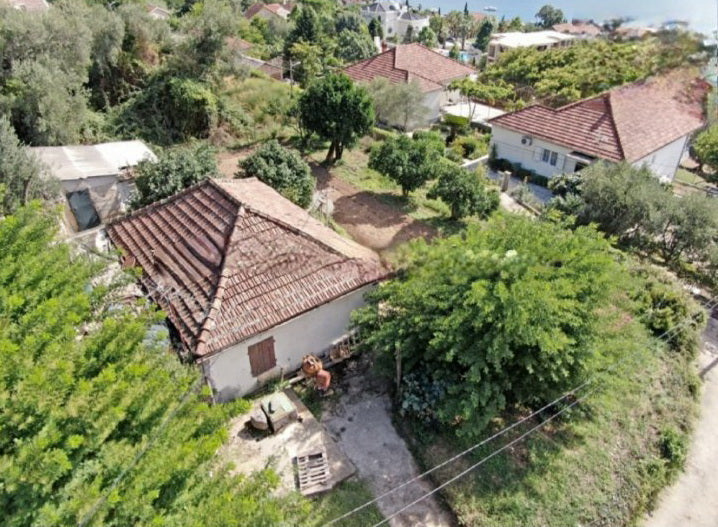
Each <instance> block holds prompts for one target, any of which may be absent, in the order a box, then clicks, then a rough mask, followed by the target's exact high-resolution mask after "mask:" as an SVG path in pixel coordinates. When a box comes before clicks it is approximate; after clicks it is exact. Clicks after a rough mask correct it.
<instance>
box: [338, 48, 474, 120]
mask: <svg viewBox="0 0 718 527" xmlns="http://www.w3.org/2000/svg"><path fill="white" fill-rule="evenodd" d="M344 72H345V73H346V74H347V75H349V77H351V78H352V79H353V80H354V81H356V82H371V81H372V80H373V79H375V78H377V77H384V78H386V79H389V80H390V81H391V82H396V83H408V82H413V81H415V82H417V83H418V84H419V86H420V87H421V90H422V92H423V93H424V106H425V107H426V108H427V110H428V111H427V117H426V120H425V121H424V122H421V123H410V127H416V126H420V125H424V124H426V123H427V122H433V121H436V120H438V119H439V117H440V114H441V108H442V107H443V106H445V105H447V104H450V103H455V102H459V99H460V95H459V94H458V92H455V91H451V90H449V89H448V86H449V84H450V83H451V81H453V80H457V79H463V78H465V77H469V76H471V75H474V74H475V73H476V71H475V70H474V69H472V68H470V67H468V66H465V65H464V64H462V63H461V62H458V61H456V60H453V59H450V58H448V57H444V56H443V55H441V54H440V53H437V52H436V51H433V50H431V49H429V48H427V47H426V46H423V45H422V44H418V43H413V44H402V45H398V46H396V47H395V48H392V49H389V50H387V51H385V52H384V53H380V54H379V55H376V56H374V57H371V58H369V59H366V60H362V61H361V62H357V63H355V64H352V65H350V66H347V67H346V68H344ZM388 124H392V125H395V124H398V123H388Z"/></svg>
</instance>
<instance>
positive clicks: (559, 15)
mask: <svg viewBox="0 0 718 527" xmlns="http://www.w3.org/2000/svg"><path fill="white" fill-rule="evenodd" d="M536 18H537V19H538V21H539V26H540V27H543V28H546V29H550V28H552V27H553V26H555V25H556V24H562V23H563V22H566V18H565V17H564V16H563V11H561V10H560V9H559V8H557V7H554V6H552V5H550V4H546V5H544V6H543V7H541V9H539V10H538V12H537V13H536Z"/></svg>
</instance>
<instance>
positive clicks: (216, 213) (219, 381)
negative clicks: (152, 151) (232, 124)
mask: <svg viewBox="0 0 718 527" xmlns="http://www.w3.org/2000/svg"><path fill="white" fill-rule="evenodd" d="M107 230H108V234H109V236H110V239H111V240H112V242H113V243H114V244H115V245H116V246H117V247H118V248H120V249H121V251H122V254H123V256H122V262H123V265H125V266H127V267H139V268H140V269H141V270H142V275H141V278H140V280H141V283H142V285H143V287H144V289H145V290H146V291H147V292H148V294H149V295H150V297H151V298H152V299H153V300H154V301H155V302H157V304H159V306H160V307H161V308H162V309H163V311H164V312H165V313H167V318H168V320H169V322H170V323H171V325H172V327H173V328H174V330H175V331H176V335H177V337H178V340H179V341H180V342H181V345H182V348H183V350H184V351H185V353H186V354H187V355H189V356H191V357H192V358H194V359H195V360H196V361H197V362H198V363H199V365H200V367H201V368H202V370H203V372H204V375H205V376H206V378H207V380H208V382H209V384H210V386H211V388H212V390H213V393H214V396H215V398H216V399H217V400H220V401H226V400H229V399H232V398H235V397H238V396H241V395H244V394H246V393H249V392H251V391H253V390H255V389H257V388H259V387H260V386H261V385H263V384H264V383H266V382H267V381H268V380H270V379H272V378H274V377H277V376H279V375H280V374H282V373H285V374H286V373H289V372H291V371H294V370H296V369H298V368H299V367H300V363H301V359H302V357H303V356H304V355H306V354H308V353H313V354H321V353H322V352H326V351H327V350H329V349H330V348H331V347H332V346H334V345H337V344H338V343H340V342H341V341H342V340H343V339H345V338H346V337H347V331H348V326H349V315H350V313H351V312H352V311H353V310H354V309H355V308H357V307H359V306H361V305H363V303H364V294H365V293H366V292H367V291H368V290H369V289H371V288H372V287H374V285H375V284H376V283H377V281H379V280H381V279H382V278H384V277H385V276H386V275H387V273H388V271H387V269H386V268H385V267H384V266H383V265H382V263H381V261H380V260H379V258H378V256H377V255H376V254H375V253H374V252H372V251H371V250H369V249H367V248H365V247H362V246H360V245H358V244H356V243H354V242H353V241H351V240H348V239H346V238H344V237H342V236H340V235H339V234H337V233H336V232H334V231H333V230H331V229H330V228H328V227H326V226H325V225H324V224H322V223H321V222H319V221H317V220H316V219H314V218H312V217H311V216H310V215H309V214H308V213H307V212H306V211H305V210H303V209H301V208H299V207H297V206H296V205H294V204H293V203H291V202H290V201H289V200H287V199H286V198H284V197H282V196H280V195H279V194H278V193H277V192H276V191H274V190H273V189H272V188H270V187H268V186H267V185H265V184H263V183H261V182H260V181H259V180H257V179H255V178H248V179H233V180H227V179H216V180H207V181H205V182H203V183H200V184H198V185H195V186H194V187H191V188H189V189H187V190H185V191H183V192H181V193H179V194H176V195H175V196H172V197H171V198H168V199H167V200H165V201H162V202H158V203H155V204H152V205H150V206H148V207H145V208H143V209H140V210H138V211H135V212H133V213H132V214H130V215H129V216H127V217H125V218H123V219H121V220H118V221H116V222H114V223H112V224H111V225H109V226H108V229H107Z"/></svg>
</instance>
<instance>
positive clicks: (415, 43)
mask: <svg viewBox="0 0 718 527" xmlns="http://www.w3.org/2000/svg"><path fill="white" fill-rule="evenodd" d="M399 46H419V47H420V48H424V49H425V50H426V51H430V52H432V53H434V54H435V55H438V56H439V57H441V58H443V59H447V60H450V61H452V62H456V63H457V64H458V65H459V66H463V67H464V68H467V69H470V70H471V71H473V72H474V73H478V72H477V71H476V70H475V69H474V68H472V67H471V66H467V65H466V64H464V63H463V62H461V61H460V60H456V59H452V58H451V57H449V56H445V55H442V54H441V53H439V52H438V51H436V50H433V49H431V48H430V47H428V46H425V45H424V44H422V43H421V42H412V43H411V44H399ZM399 46H397V47H399ZM434 82H436V81H434Z"/></svg>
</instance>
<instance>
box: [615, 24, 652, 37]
mask: <svg viewBox="0 0 718 527" xmlns="http://www.w3.org/2000/svg"><path fill="white" fill-rule="evenodd" d="M656 33H657V31H656V29H655V28H652V27H627V26H621V27H619V28H616V30H615V31H614V32H613V36H614V37H615V38H616V39H618V40H624V41H625V40H643V39H644V38H648V37H651V36H653V35H655V34H656Z"/></svg>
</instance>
